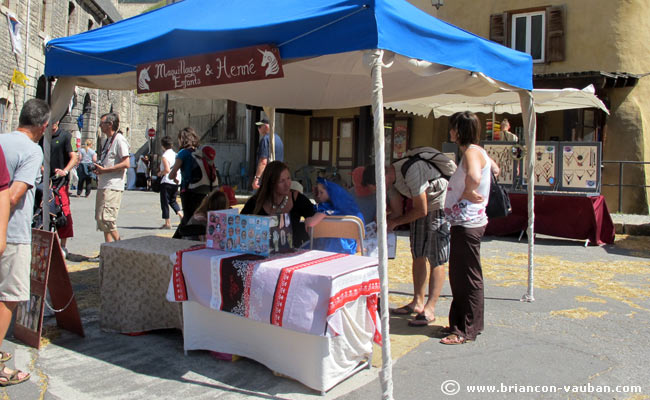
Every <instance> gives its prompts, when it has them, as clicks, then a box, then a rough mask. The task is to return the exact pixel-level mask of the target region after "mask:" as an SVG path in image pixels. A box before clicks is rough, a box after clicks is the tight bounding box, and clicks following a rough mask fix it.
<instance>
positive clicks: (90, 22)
mask: <svg viewBox="0 0 650 400" xmlns="http://www.w3.org/2000/svg"><path fill="white" fill-rule="evenodd" d="M91 29H93V20H92V19H88V30H91Z"/></svg>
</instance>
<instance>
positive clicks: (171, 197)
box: [158, 136, 183, 229]
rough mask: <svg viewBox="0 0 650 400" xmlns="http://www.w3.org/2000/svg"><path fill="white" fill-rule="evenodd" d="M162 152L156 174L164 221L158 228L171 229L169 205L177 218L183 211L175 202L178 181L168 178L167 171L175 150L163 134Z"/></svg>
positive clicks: (169, 169)
mask: <svg viewBox="0 0 650 400" xmlns="http://www.w3.org/2000/svg"><path fill="white" fill-rule="evenodd" d="M160 144H161V145H162V147H163V149H164V152H163V154H162V157H161V158H160V169H159V171H158V176H160V177H161V180H160V208H161V209H162V217H163V219H164V220H165V223H164V224H163V225H162V226H161V227H160V229H171V228H172V224H171V222H170V221H169V207H170V206H171V208H172V209H173V210H174V212H175V213H176V215H178V218H181V219H182V218H183V212H182V211H181V208H180V206H179V205H178V203H177V202H176V192H178V182H176V181H173V180H171V179H169V171H171V166H172V165H174V161H175V160H176V152H175V151H174V150H172V138H170V137H169V136H165V137H163V138H162V139H161V140H160Z"/></svg>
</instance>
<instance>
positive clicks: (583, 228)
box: [485, 193, 615, 246]
mask: <svg viewBox="0 0 650 400" xmlns="http://www.w3.org/2000/svg"><path fill="white" fill-rule="evenodd" d="M508 196H509V197H510V202H511V204H512V214H511V215H509V216H508V217H504V218H495V219H490V220H489V223H488V226H487V229H486V231H485V234H486V235H510V234H513V233H519V232H521V231H525V230H526V229H527V227H528V195H527V194H525V193H509V194H508ZM535 233H540V234H543V235H550V236H558V237H564V238H570V239H582V240H585V239H588V240H589V244H590V245H594V246H595V245H602V244H605V243H610V244H611V243H614V235H615V231H614V223H613V222H612V218H611V216H610V215H609V210H608V209H607V203H606V202H605V197H604V196H584V195H583V196H578V195H564V194H562V195H560V194H553V193H545V194H537V193H536V194H535Z"/></svg>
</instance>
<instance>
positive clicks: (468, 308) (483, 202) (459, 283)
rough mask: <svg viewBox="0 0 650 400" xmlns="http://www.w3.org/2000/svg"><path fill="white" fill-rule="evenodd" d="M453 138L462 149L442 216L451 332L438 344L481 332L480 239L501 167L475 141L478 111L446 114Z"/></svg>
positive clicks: (470, 337)
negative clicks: (447, 242) (447, 237)
mask: <svg viewBox="0 0 650 400" xmlns="http://www.w3.org/2000/svg"><path fill="white" fill-rule="evenodd" d="M450 126H451V128H450V130H449V134H450V137H451V141H452V142H454V143H456V144H457V145H458V148H459V149H460V152H461V154H462V159H461V161H460V165H459V168H458V169H457V170H456V172H455V173H454V174H453V175H452V176H451V178H450V179H449V186H448V187H447V197H446V199H445V207H444V212H445V216H446V217H447V219H448V220H449V221H450V223H451V252H450V255H449V286H451V294H452V301H451V307H450V308H449V331H450V334H449V335H448V336H446V337H444V338H443V339H442V340H441V341H440V343H442V344H448V345H455V344H464V343H466V342H467V341H472V340H476V336H477V335H478V334H480V333H481V332H482V331H483V327H484V321H483V313H484V298H483V271H482V269H481V238H482V237H483V233H484V232H485V228H486V226H487V223H488V218H487V215H486V213H485V208H486V206H487V203H488V197H489V194H490V171H492V173H494V174H495V175H498V174H499V167H498V166H497V164H496V162H494V160H492V159H491V158H490V157H489V156H488V154H487V152H486V151H485V150H484V149H483V148H482V147H480V146H478V143H479V140H480V137H481V124H480V122H479V119H478V117H477V116H476V114H474V113H472V112H469V111H465V112H462V113H456V114H454V115H452V116H451V118H450Z"/></svg>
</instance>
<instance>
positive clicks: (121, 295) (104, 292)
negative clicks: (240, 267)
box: [99, 236, 197, 333]
mask: <svg viewBox="0 0 650 400" xmlns="http://www.w3.org/2000/svg"><path fill="white" fill-rule="evenodd" d="M196 244H197V242H193V241H189V240H179V239H171V238H165V237H159V236H144V237H139V238H134V239H127V240H120V241H117V242H112V243H104V244H102V246H101V251H100V258H101V262H100V268H99V271H100V292H101V293H100V299H101V303H100V326H101V328H102V330H105V331H109V332H120V333H135V332H143V331H150V330H154V329H167V328H178V329H182V328H183V317H182V311H181V307H180V304H174V303H170V302H168V301H167V300H166V299H165V293H166V292H167V285H168V283H169V276H170V275H171V273H172V270H173V267H174V266H173V264H172V262H171V259H170V256H172V255H173V254H175V253H176V252H177V251H179V250H182V249H186V248H189V247H192V246H195V245H196Z"/></svg>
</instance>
